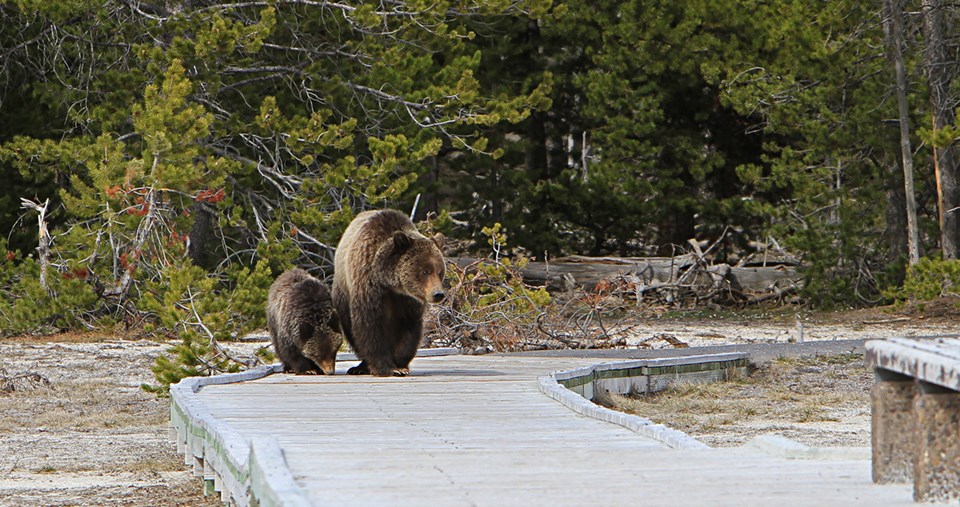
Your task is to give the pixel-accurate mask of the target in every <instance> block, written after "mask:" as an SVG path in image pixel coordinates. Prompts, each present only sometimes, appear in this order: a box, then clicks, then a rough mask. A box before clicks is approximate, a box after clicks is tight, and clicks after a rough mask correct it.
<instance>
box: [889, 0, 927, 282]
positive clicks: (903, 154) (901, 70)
mask: <svg viewBox="0 0 960 507" xmlns="http://www.w3.org/2000/svg"><path fill="white" fill-rule="evenodd" d="M883 10H884V16H883V34H884V39H885V42H886V46H887V57H888V58H889V59H890V61H891V62H892V63H893V69H894V74H895V76H896V85H895V90H896V95H897V111H898V115H899V117H900V122H899V123H900V158H901V163H902V166H903V189H904V194H905V195H904V203H905V207H906V216H907V258H908V261H909V263H910V264H911V265H913V264H916V263H917V261H918V260H920V247H919V243H920V236H919V233H918V230H917V202H916V195H915V193H914V186H913V148H912V147H911V143H910V110H909V106H908V104H907V71H906V66H905V65H904V63H903V51H902V47H903V46H902V44H903V20H902V18H901V6H900V3H899V2H898V1H897V0H883Z"/></svg>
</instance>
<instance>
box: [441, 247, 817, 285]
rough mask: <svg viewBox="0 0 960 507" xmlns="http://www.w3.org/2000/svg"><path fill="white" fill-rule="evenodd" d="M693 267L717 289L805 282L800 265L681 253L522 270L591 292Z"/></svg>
mask: <svg viewBox="0 0 960 507" xmlns="http://www.w3.org/2000/svg"><path fill="white" fill-rule="evenodd" d="M450 260H451V261H453V262H455V263H456V264H457V265H458V266H460V267H466V266H469V265H470V264H472V263H474V262H477V259H472V258H467V257H455V258H452V259H450ZM701 264H702V263H701ZM691 269H697V270H699V271H700V272H702V273H703V274H704V275H709V276H710V279H711V280H712V283H711V285H713V287H714V288H719V287H720V286H721V285H722V284H726V285H727V286H728V287H731V288H733V289H735V290H738V291H743V292H748V293H767V292H778V291H783V290H784V289H785V288H786V287H795V286H798V285H799V284H800V282H801V276H800V274H799V273H798V271H797V268H796V266H790V265H785V264H781V265H770V266H729V265H727V264H715V265H706V266H703V265H698V258H697V257H696V256H695V255H693V254H684V255H679V256H677V257H582V256H571V257H562V258H559V259H556V260H552V261H550V262H528V263H527V265H526V266H525V267H524V268H523V270H522V271H521V274H522V275H523V281H524V282H525V283H527V284H529V285H533V286H537V287H546V288H547V290H549V291H555V292H559V291H566V290H570V289H571V288H573V287H579V288H581V289H584V290H590V291H592V290H595V288H596V286H597V284H598V283H600V282H602V281H611V280H615V279H624V280H630V281H635V282H636V283H640V284H643V285H644V286H645V288H657V287H662V286H664V285H666V284H674V283H677V281H678V280H679V279H681V277H682V276H683V275H684V273H687V272H688V271H690V270H691ZM685 278H689V277H685ZM645 288H644V289H643V290H645Z"/></svg>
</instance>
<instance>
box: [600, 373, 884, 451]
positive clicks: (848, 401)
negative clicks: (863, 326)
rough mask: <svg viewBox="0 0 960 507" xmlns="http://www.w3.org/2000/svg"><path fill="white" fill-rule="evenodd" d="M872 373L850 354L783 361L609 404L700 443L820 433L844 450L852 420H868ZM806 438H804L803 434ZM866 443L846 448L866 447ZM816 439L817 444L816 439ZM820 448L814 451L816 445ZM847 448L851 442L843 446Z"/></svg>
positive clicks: (611, 400) (853, 441) (737, 442)
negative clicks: (772, 434) (734, 376)
mask: <svg viewBox="0 0 960 507" xmlns="http://www.w3.org/2000/svg"><path fill="white" fill-rule="evenodd" d="M871 382H872V373H871V372H870V371H869V370H868V369H867V368H865V367H864V366H863V358H862V356H855V355H850V354H843V355H839V356H825V357H817V358H804V359H778V360H775V361H771V362H770V363H766V364H764V365H761V366H760V367H759V368H757V369H756V370H755V371H753V372H752V373H751V374H750V375H749V376H746V377H743V378H738V379H733V380H731V381H724V382H716V383H710V384H676V385H674V386H671V387H670V388H668V389H667V390H665V391H663V392H661V393H656V394H653V395H650V396H642V395H640V396H637V397H627V396H618V395H613V394H611V395H609V404H610V405H611V406H612V407H613V408H615V409H617V410H622V411H624V412H628V413H633V414H636V415H639V416H642V417H646V418H648V419H650V420H652V421H654V422H657V423H662V424H666V425H668V426H670V427H673V428H676V429H679V430H681V431H683V432H686V433H688V434H690V435H691V436H693V437H695V438H700V439H701V440H704V441H705V442H707V443H708V444H710V445H716V446H724V445H741V444H742V443H744V442H745V441H746V440H748V439H749V438H750V437H752V436H754V435H756V434H760V433H764V432H769V431H773V432H780V433H791V432H792V434H791V435H789V436H790V438H797V439H798V440H801V441H803V440H804V435H803V433H815V432H817V431H818V430H819V429H821V428H827V431H829V432H835V433H840V435H839V436H838V435H836V434H834V435H831V440H830V441H828V442H826V443H827V444H829V445H837V443H838V442H835V441H833V440H836V439H837V438H840V439H842V438H844V437H843V435H842V434H843V433H845V432H848V431H851V430H848V429H847V428H846V427H845V426H844V424H845V423H846V422H848V420H849V419H851V418H854V417H856V418H862V417H863V414H864V412H866V414H867V415H869V402H870V400H869V386H870V383H871ZM798 433H800V434H798ZM861 437H862V436H858V437H857V438H853V439H849V443H847V445H861V444H862V438H861ZM814 440H815V439H814ZM817 443H820V442H817V441H814V442H813V443H811V444H810V445H815V444H817ZM839 443H840V444H843V443H844V442H842V441H841V442H839Z"/></svg>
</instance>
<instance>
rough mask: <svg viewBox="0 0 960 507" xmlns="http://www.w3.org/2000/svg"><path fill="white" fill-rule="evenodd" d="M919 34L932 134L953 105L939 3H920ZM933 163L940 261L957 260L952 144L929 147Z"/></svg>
mask: <svg viewBox="0 0 960 507" xmlns="http://www.w3.org/2000/svg"><path fill="white" fill-rule="evenodd" d="M921 5H922V7H921V11H922V12H923V33H924V39H925V41H926V49H925V51H924V58H925V60H926V62H925V63H926V67H927V81H928V83H929V85H930V105H931V107H932V111H933V125H932V127H933V132H934V134H936V132H937V131H938V130H940V129H942V128H944V127H946V126H949V125H953V122H954V120H955V116H956V115H955V113H954V108H955V107H956V104H955V103H954V101H953V100H952V97H951V96H950V85H951V84H952V82H953V77H954V76H953V74H954V70H953V67H954V66H953V64H952V63H951V62H948V61H947V58H946V54H947V50H946V41H945V40H944V37H943V25H944V21H943V13H944V9H945V8H946V7H945V6H944V4H943V2H942V0H923V2H922V4H921ZM933 164H934V170H935V172H936V175H937V197H938V209H939V211H940V247H941V249H942V250H943V258H944V259H956V258H958V252H960V216H958V215H957V210H956V208H957V206H958V205H960V192H958V189H957V153H956V147H955V145H954V144H953V143H951V144H950V145H949V146H944V147H940V148H938V147H936V146H934V148H933Z"/></svg>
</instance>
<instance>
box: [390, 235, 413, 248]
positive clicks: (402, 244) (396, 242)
mask: <svg viewBox="0 0 960 507" xmlns="http://www.w3.org/2000/svg"><path fill="white" fill-rule="evenodd" d="M411 246H413V238H411V237H410V236H409V235H408V234H407V233H405V232H403V231H397V232H395V233H393V251H394V252H397V253H400V252H405V251H406V250H407V249H408V248H410V247H411Z"/></svg>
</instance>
